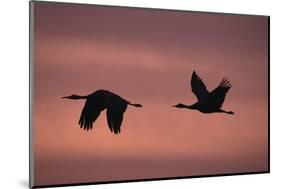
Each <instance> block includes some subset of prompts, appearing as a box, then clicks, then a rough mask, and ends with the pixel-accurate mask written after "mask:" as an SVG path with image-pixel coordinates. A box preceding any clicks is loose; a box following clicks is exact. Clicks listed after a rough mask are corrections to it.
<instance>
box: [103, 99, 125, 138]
mask: <svg viewBox="0 0 281 189" xmlns="http://www.w3.org/2000/svg"><path fill="white" fill-rule="evenodd" d="M126 109H127V102H126V101H125V100H123V99H122V98H120V97H119V96H112V97H111V98H110V103H109V105H108V107H107V110H106V118H107V123H108V127H109V129H110V131H111V132H114V134H118V133H120V132H121V124H122V121H123V114H124V112H125V111H126Z"/></svg>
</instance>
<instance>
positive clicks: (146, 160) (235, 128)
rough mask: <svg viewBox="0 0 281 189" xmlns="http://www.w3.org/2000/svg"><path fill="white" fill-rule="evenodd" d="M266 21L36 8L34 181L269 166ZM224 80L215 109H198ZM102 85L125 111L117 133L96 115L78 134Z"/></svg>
mask: <svg viewBox="0 0 281 189" xmlns="http://www.w3.org/2000/svg"><path fill="white" fill-rule="evenodd" d="M267 24H268V18H267V17H262V16H239V15H224V14H206V13H192V12H176V11H160V10H150V9H128V8H113V7H100V6H85V5H71V4H53V3H50V4H49V3H39V2H35V43H34V45H35V64H34V67H35V75H34V83H35V89H34V96H35V98H34V149H35V184H36V185H49V184H67V183H68V184H69V183H77V182H78V183H79V182H98V181H112V180H124V179H125V180H127V179H144V178H159V177H178V176H194V175H202V174H203V175H207V174H221V173H238V172H253V171H254V172H256V171H266V170H268V167H267V162H268V159H267V158H268V156H267V154H268V143H267V141H268V138H267V137H268V92H267V91H268V74H267V73H268V28H267ZM193 70H196V71H197V73H198V74H199V76H201V78H202V79H203V81H204V82H205V84H206V86H207V88H208V89H209V91H211V90H212V89H214V88H215V87H216V86H217V85H218V84H219V82H220V81H221V79H222V78H223V77H224V76H226V77H227V78H229V80H230V81H231V83H232V85H233V87H232V88H231V89H230V91H229V93H228V94H227V97H226V100H225V103H224V105H223V108H224V109H226V110H231V111H234V112H235V115H233V116H231V115H226V114H202V113H200V112H197V111H191V110H182V109H175V108H172V107H171V106H172V105H175V104H177V103H179V102H182V103H185V104H192V103H194V102H195V101H196V98H195V96H194V95H193V93H192V92H191V86H190V78H191V74H192V71H193ZM97 89H108V90H111V91H112V92H115V93H117V94H119V95H121V96H122V97H124V98H126V99H128V100H130V101H132V102H136V103H141V104H143V106H144V107H143V108H134V107H128V109H127V111H126V113H125V117H124V121H123V124H122V128H121V129H122V132H121V134H120V135H114V134H112V133H110V131H109V129H108V127H107V122H106V115H105V112H104V113H102V114H101V115H100V117H99V118H98V119H97V121H96V122H95V124H94V129H93V130H91V131H89V132H85V131H84V130H82V129H80V128H79V125H78V119H79V116H80V113H81V110H82V108H83V105H84V101H71V100H64V99H61V97H62V96H66V95H71V94H81V95H85V94H90V93H92V92H93V91H95V90H97Z"/></svg>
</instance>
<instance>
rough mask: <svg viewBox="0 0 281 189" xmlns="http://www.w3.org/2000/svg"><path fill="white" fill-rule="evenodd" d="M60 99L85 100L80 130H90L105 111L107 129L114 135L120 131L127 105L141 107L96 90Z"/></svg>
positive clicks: (110, 93)
mask: <svg viewBox="0 0 281 189" xmlns="http://www.w3.org/2000/svg"><path fill="white" fill-rule="evenodd" d="M62 98H67V99H72V100H78V99H86V103H85V106H84V108H83V110H82V113H81V116H80V119H79V125H80V128H83V129H84V130H90V129H92V128H93V123H94V122H95V121H96V119H97V118H98V116H99V115H100V113H101V112H102V111H103V110H105V109H106V117H107V123H108V127H109V129H110V131H111V132H114V134H118V133H120V131H121V124H122V121H123V115H124V113H125V111H126V109H127V106H128V105H131V106H134V107H142V105H141V104H133V103H131V102H129V101H127V100H125V99H124V98H122V97H120V96H119V95H117V94H114V93H112V92H110V91H108V90H97V91H95V92H94V93H92V94H90V95H87V96H79V95H71V96H66V97H62Z"/></svg>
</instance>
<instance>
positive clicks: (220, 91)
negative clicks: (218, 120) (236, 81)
mask: <svg viewBox="0 0 281 189" xmlns="http://www.w3.org/2000/svg"><path fill="white" fill-rule="evenodd" d="M230 88H231V83H230V81H229V80H228V79H226V78H223V80H222V81H221V82H220V84H219V86H218V87H217V88H215V89H214V90H213V91H212V92H211V93H210V95H209V98H208V103H210V104H212V106H213V107H218V108H220V107H221V106H222V104H223V102H224V99H225V96H226V93H227V92H228V91H229V89H230Z"/></svg>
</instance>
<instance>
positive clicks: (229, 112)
mask: <svg viewBox="0 0 281 189" xmlns="http://www.w3.org/2000/svg"><path fill="white" fill-rule="evenodd" d="M225 113H227V114H232V115H233V114H234V112H233V111H226V112H225Z"/></svg>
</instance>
